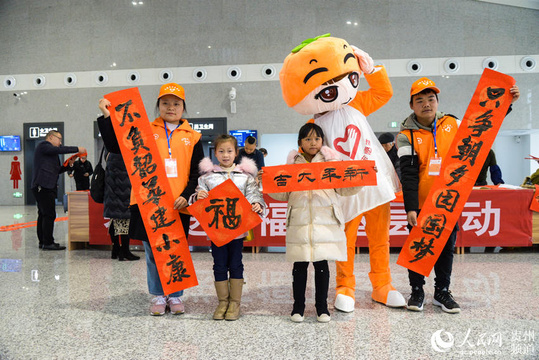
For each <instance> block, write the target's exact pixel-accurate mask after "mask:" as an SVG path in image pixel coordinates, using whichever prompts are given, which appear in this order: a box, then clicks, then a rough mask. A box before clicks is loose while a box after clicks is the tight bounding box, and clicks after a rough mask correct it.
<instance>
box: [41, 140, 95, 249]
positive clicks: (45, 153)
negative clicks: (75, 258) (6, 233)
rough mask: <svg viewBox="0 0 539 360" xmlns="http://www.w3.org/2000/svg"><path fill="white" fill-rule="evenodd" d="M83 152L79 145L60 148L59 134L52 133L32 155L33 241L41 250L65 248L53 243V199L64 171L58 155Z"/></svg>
mask: <svg viewBox="0 0 539 360" xmlns="http://www.w3.org/2000/svg"><path fill="white" fill-rule="evenodd" d="M77 152H78V153H85V152H86V149H85V148H83V147H80V146H62V134H60V132H58V131H56V130H51V131H49V132H48V133H47V136H46V137H45V141H43V142H41V143H39V144H38V145H37V147H36V150H35V153H34V169H33V173H32V186H31V188H32V192H33V193H34V196H35V198H36V202H37V238H38V239H39V248H40V249H43V250H64V249H65V248H66V247H65V246H60V244H58V243H55V242H54V236H53V233H54V220H55V219H56V201H55V200H56V196H57V192H58V178H59V176H60V174H61V173H63V172H65V171H67V170H68V167H67V166H63V165H62V163H61V162H60V159H59V158H58V155H60V154H70V153H77Z"/></svg>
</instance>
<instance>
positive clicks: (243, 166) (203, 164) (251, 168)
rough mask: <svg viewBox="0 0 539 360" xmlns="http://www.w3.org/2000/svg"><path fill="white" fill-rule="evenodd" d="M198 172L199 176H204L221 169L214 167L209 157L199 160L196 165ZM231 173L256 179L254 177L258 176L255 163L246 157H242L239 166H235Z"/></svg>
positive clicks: (217, 166)
mask: <svg viewBox="0 0 539 360" xmlns="http://www.w3.org/2000/svg"><path fill="white" fill-rule="evenodd" d="M198 170H199V172H200V175H205V174H208V173H210V172H212V171H216V172H221V171H223V169H221V167H220V166H219V165H215V164H214V163H213V162H212V161H211V159H210V158H209V157H205V158H203V159H202V160H200V163H199V164H198ZM232 171H234V172H243V173H247V174H249V175H251V176H253V177H256V175H257V174H258V168H257V167H256V163H255V162H254V160H252V159H249V158H247V157H243V158H242V159H241V162H240V163H239V165H236V167H235V168H234V170H232Z"/></svg>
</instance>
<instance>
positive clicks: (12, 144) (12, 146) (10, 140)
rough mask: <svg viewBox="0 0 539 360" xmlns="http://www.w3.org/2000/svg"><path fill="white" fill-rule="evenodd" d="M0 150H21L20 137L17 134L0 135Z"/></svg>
mask: <svg viewBox="0 0 539 360" xmlns="http://www.w3.org/2000/svg"><path fill="white" fill-rule="evenodd" d="M0 151H21V137H20V136H19V135H3V136H0Z"/></svg>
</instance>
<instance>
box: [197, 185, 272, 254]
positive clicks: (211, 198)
mask: <svg viewBox="0 0 539 360" xmlns="http://www.w3.org/2000/svg"><path fill="white" fill-rule="evenodd" d="M251 207H252V206H251V204H250V203H249V201H247V199H246V198H245V196H244V195H243V193H242V192H241V191H240V190H239V189H238V187H237V186H236V184H234V182H233V181H232V180H230V179H228V180H226V181H225V182H223V183H222V184H221V185H219V186H216V187H215V188H213V189H212V190H211V191H210V192H209V193H208V197H207V198H206V199H204V200H198V201H197V202H195V203H194V204H193V205H191V206H189V208H188V210H189V212H190V213H191V215H193V216H194V217H195V218H196V219H197V220H198V222H199V223H200V226H202V228H203V229H204V231H205V232H206V235H208V237H209V238H210V239H211V241H212V242H213V243H214V244H215V245H217V246H223V245H225V244H227V243H229V242H230V241H232V240H234V239H235V238H236V237H238V236H240V235H241V234H243V233H245V232H247V231H249V230H251V229H252V228H254V227H255V226H257V225H258V224H260V223H261V222H262V219H261V218H260V216H258V215H257V214H256V213H255V212H253V210H252V209H251Z"/></svg>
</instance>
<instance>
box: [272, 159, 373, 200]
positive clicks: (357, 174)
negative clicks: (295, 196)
mask: <svg viewBox="0 0 539 360" xmlns="http://www.w3.org/2000/svg"><path fill="white" fill-rule="evenodd" d="M374 167H375V162H374V161H372V160H349V161H327V162H316V163H305V164H292V165H280V166H266V167H264V168H263V169H264V172H263V173H262V186H263V192H264V193H266V194H273V193H280V192H290V191H304V190H319V189H336V188H345V187H354V186H374V185H376V171H375V170H374Z"/></svg>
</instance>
